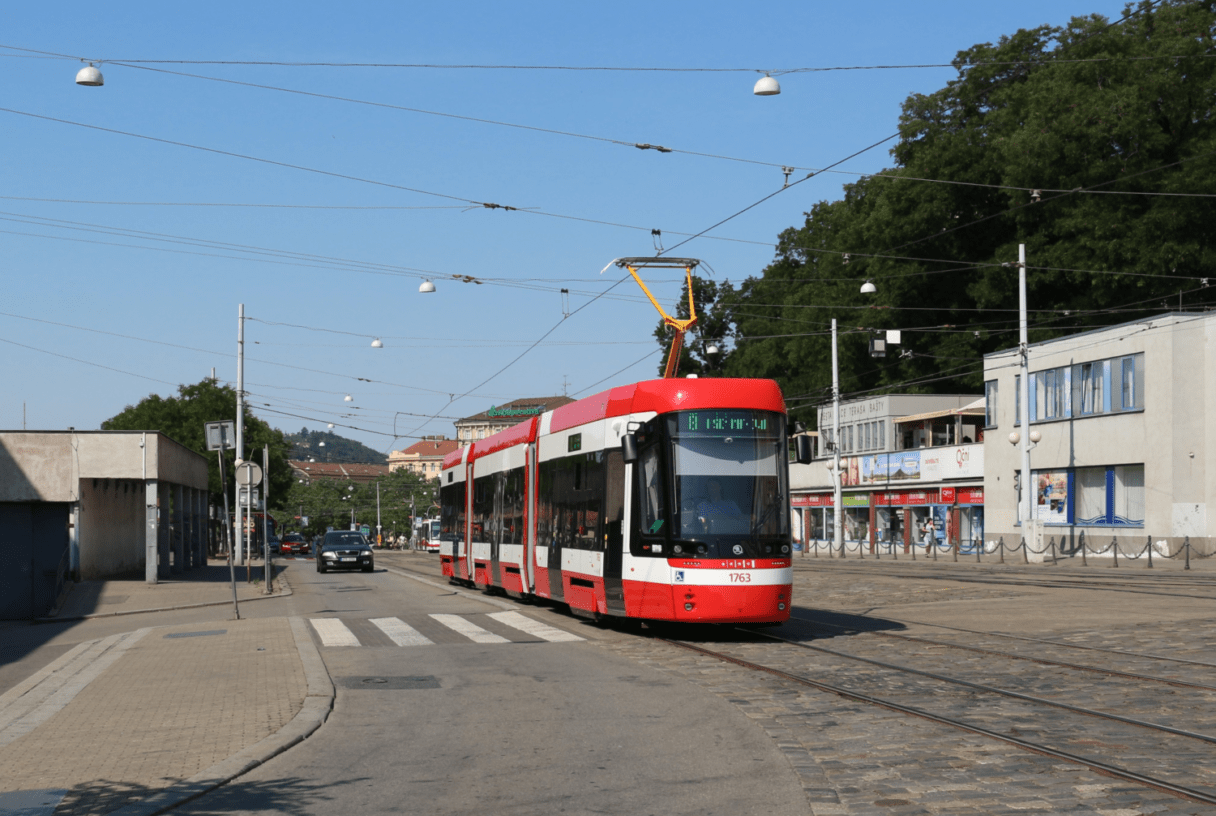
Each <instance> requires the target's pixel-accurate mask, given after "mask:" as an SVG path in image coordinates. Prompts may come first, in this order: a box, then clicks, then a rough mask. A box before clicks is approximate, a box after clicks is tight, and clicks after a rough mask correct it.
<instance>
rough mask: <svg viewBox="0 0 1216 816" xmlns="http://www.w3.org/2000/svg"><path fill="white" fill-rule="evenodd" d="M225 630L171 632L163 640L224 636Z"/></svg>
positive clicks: (226, 631) (226, 632)
mask: <svg viewBox="0 0 1216 816" xmlns="http://www.w3.org/2000/svg"><path fill="white" fill-rule="evenodd" d="M226 634H228V630H227V629H208V630H207V631H206V632H171V633H169V634H167V635H165V639H166V640H167V639H169V638H183V637H207V636H208V635H226Z"/></svg>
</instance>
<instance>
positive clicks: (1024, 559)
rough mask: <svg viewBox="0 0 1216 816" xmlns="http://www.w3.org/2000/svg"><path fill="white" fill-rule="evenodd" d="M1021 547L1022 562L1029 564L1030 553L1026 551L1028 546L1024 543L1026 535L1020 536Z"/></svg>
mask: <svg viewBox="0 0 1216 816" xmlns="http://www.w3.org/2000/svg"><path fill="white" fill-rule="evenodd" d="M1021 547H1022V563H1023V564H1029V563H1030V553H1029V552H1028V550H1029V549H1030V548H1029V547H1028V546H1027V545H1026V536H1022V544H1021Z"/></svg>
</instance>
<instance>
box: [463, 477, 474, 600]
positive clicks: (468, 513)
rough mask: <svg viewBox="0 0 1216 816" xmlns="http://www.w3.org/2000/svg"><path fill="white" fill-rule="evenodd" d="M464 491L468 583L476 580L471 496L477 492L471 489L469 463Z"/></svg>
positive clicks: (471, 479) (471, 478)
mask: <svg viewBox="0 0 1216 816" xmlns="http://www.w3.org/2000/svg"><path fill="white" fill-rule="evenodd" d="M464 479H465V482H464V483H465V491H464V517H465V519H466V521H465V531H464V532H465V536H464V558H465V569H466V570H467V572H466V573H465V574H466V575H467V576H468V578H469V580H470V581H476V580H477V568H476V566H475V565H474V564H473V540H474V539H473V496H474V494H475V493H476V492H477V491H476V489H475V488H474V487H473V463H472V462H469V463H468V464H467V465H465V470H464Z"/></svg>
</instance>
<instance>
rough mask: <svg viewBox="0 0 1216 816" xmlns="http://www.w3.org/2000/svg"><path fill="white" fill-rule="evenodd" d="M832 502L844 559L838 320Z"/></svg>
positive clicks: (835, 536)
mask: <svg viewBox="0 0 1216 816" xmlns="http://www.w3.org/2000/svg"><path fill="white" fill-rule="evenodd" d="M832 450H833V451H834V454H835V456H834V461H833V463H832V489H833V492H832V502H833V503H834V505H835V512H834V513H833V515H832V541H833V546H834V547H839V548H840V557H841V558H844V507H843V504H844V498H843V495H844V491H842V490H841V484H840V482H841V479H840V363H839V362H838V360H837V356H836V318H832Z"/></svg>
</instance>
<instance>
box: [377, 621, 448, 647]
mask: <svg viewBox="0 0 1216 816" xmlns="http://www.w3.org/2000/svg"><path fill="white" fill-rule="evenodd" d="M370 620H371V623H373V624H374V625H375V626H376V627H377V628H379V629H380V631H381V632H383V633H384V634H385V635H387V636H388V639H389V640H391V641H392V642H393V643H396V644H397V645H398V646H426V645H428V644H433V643H434V642H435V641H433V640H431V639H430V638H428V637H427V636H426V635H424V634H422V633H421V632H419V631H418V630H417V629H415V628H414V627H412V626H410V625H409V624H408V623H406V622H405V621H403V620H401V619H400V618H371V619H370Z"/></svg>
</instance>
